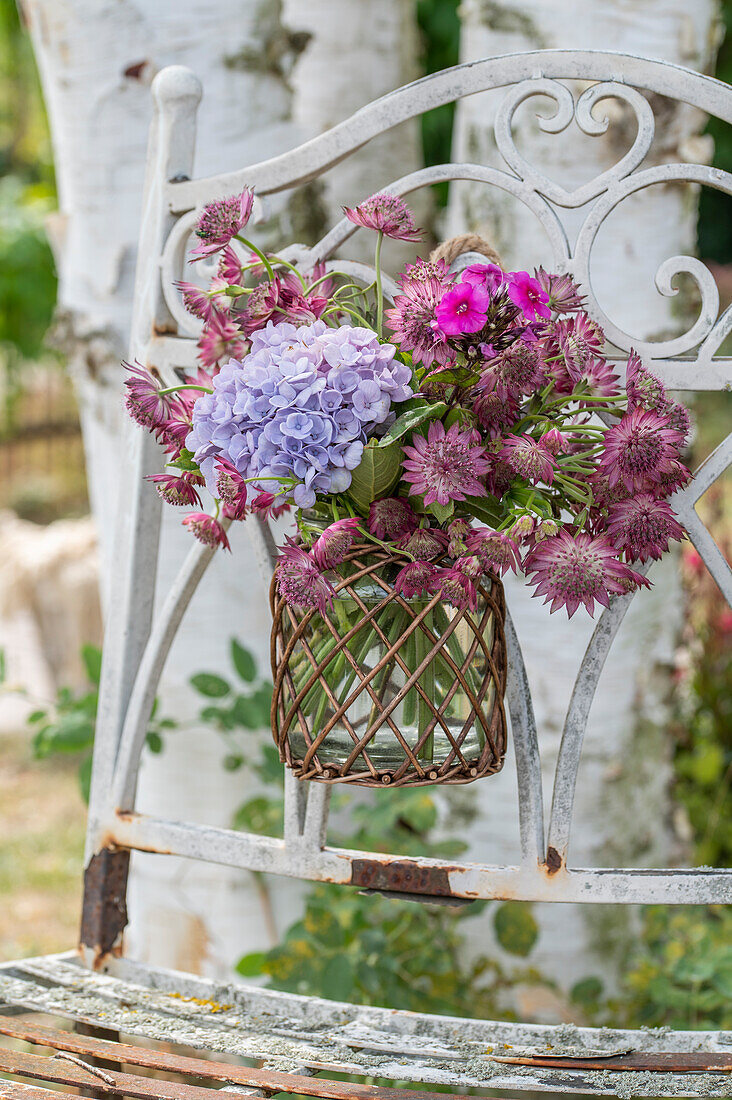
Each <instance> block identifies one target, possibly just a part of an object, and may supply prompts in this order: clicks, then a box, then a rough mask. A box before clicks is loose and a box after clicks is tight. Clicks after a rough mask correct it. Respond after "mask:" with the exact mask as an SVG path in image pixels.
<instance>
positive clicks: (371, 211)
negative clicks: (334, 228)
mask: <svg viewBox="0 0 732 1100" xmlns="http://www.w3.org/2000/svg"><path fill="white" fill-rule="evenodd" d="M343 213H344V214H345V215H346V217H347V218H348V220H349V222H353V224H354V225H360V226H361V227H362V228H364V229H374V230H376V231H377V232H379V233H383V234H384V236H385V237H392V238H393V239H394V240H397V241H420V240H421V239H422V230H421V229H418V228H417V226H416V225H415V224H414V218H413V217H412V211H411V210H410V209H409V207H408V206H407V204H406V203H405V201H404V199H401V198H399V196H398V195H391V194H389V192H388V191H381V192H379V194H377V195H371V196H370V198H368V199H364V201H363V202H362V203H359V205H358V206H356V207H354V208H353V209H352V208H351V207H349V206H344V207H343Z"/></svg>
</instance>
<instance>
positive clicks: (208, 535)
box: [183, 512, 231, 550]
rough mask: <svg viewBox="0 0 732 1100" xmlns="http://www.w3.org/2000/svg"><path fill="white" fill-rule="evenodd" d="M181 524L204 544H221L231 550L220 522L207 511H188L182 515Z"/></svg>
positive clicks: (225, 548)
mask: <svg viewBox="0 0 732 1100" xmlns="http://www.w3.org/2000/svg"><path fill="white" fill-rule="evenodd" d="M183 526H184V527H187V528H188V530H189V531H190V532H191V534H192V535H195V537H196V538H197V539H198V541H199V542H202V543H203V545H204V546H223V548H224V550H231V546H230V545H229V540H228V538H227V537H226V531H225V530H224V528H223V526H222V524H220V523H219V521H218V520H217V519H215V518H214V517H213V516H209V515H208V513H206V512H190V513H189V514H188V515H187V516H185V517H184V519H183Z"/></svg>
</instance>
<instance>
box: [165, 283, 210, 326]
mask: <svg viewBox="0 0 732 1100" xmlns="http://www.w3.org/2000/svg"><path fill="white" fill-rule="evenodd" d="M173 285H174V286H175V287H177V289H178V290H179V291H180V293H181V297H182V298H183V305H184V306H185V308H186V309H187V310H188V312H189V313H192V314H193V316H194V317H199V318H200V319H201V320H202V321H210V320H211V317H212V316H213V314H214V311H215V307H214V303H213V299H212V296H211V294H210V292H209V291H207V290H202V289H201V287H200V286H196V285H195V283H186V282H178V283H174V284H173Z"/></svg>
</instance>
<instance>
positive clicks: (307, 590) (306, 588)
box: [275, 535, 335, 615]
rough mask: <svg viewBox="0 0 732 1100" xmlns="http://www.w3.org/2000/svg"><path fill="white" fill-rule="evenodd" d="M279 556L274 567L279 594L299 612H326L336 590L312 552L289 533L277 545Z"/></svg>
mask: <svg viewBox="0 0 732 1100" xmlns="http://www.w3.org/2000/svg"><path fill="white" fill-rule="evenodd" d="M279 551H280V557H279V559H278V561H277V565H276V567H275V573H276V576H277V589H278V591H279V594H280V596H282V598H283V599H284V600H285V601H286V602H287V603H288V604H289V605H290V607H298V608H300V610H301V611H316V610H317V611H319V612H320V613H321V615H322V614H324V613H325V611H326V610H327V608H328V607H329V606H330V604H331V603H332V602H333V598H334V596H335V589H334V588H333V585H332V584H331V583H330V581H329V580H328V578H327V577H326V576H325V575H324V573H323V571H322V569H321V567H320V566H319V565H318V563H317V561H316V560H315V558H314V557H313V555H312V554H309V553H308V552H307V550H305V549H303V547H302V546H300V545H298V543H296V542H295V541H294V539H292V538H290V536H289V535H287V536H286V537H285V545H284V546H280V547H279Z"/></svg>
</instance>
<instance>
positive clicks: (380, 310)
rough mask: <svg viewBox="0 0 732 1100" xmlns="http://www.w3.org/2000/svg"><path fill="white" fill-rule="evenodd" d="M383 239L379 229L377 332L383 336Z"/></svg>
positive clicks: (377, 247) (377, 248) (376, 264)
mask: <svg viewBox="0 0 732 1100" xmlns="http://www.w3.org/2000/svg"><path fill="white" fill-rule="evenodd" d="M383 240H384V234H383V233H382V232H381V230H379V235H378V237H377V239H376V255H375V256H374V267H375V268H376V332H377V335H378V336H383V333H382V327H383V323H384V288H383V286H382V285H381V245H382V243H383Z"/></svg>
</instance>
